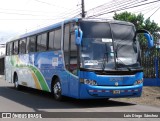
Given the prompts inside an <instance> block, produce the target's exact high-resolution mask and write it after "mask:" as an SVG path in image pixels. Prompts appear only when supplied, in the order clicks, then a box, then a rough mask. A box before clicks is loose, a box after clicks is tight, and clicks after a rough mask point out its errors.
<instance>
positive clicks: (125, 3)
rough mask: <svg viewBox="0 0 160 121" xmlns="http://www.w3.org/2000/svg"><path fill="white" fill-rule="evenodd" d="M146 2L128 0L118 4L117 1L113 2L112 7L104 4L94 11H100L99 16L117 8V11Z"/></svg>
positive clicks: (142, 0)
mask: <svg viewBox="0 0 160 121" xmlns="http://www.w3.org/2000/svg"><path fill="white" fill-rule="evenodd" d="M144 1H146V0H141V1H137V0H127V1H125V2H124V1H122V0H120V1H119V2H118V3H117V1H116V2H115V1H113V2H112V3H111V5H110V4H103V5H101V6H102V8H99V7H96V8H95V9H94V10H96V11H98V13H97V14H99V13H102V12H106V11H113V10H115V8H116V9H119V8H122V7H124V6H131V5H135V4H138V3H141V2H144ZM88 12H90V11H88ZM94 14H95V12H94ZM95 15H96V14H95Z"/></svg>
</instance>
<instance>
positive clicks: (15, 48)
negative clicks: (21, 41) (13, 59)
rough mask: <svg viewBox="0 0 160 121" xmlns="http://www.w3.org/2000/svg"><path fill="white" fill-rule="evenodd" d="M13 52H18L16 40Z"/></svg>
mask: <svg viewBox="0 0 160 121" xmlns="http://www.w3.org/2000/svg"><path fill="white" fill-rule="evenodd" d="M13 52H14V54H18V41H15V42H14V51H13Z"/></svg>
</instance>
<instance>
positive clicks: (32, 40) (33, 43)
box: [29, 36, 36, 52]
mask: <svg viewBox="0 0 160 121" xmlns="http://www.w3.org/2000/svg"><path fill="white" fill-rule="evenodd" d="M35 51H36V37H35V36H33V37H30V41H29V52H35Z"/></svg>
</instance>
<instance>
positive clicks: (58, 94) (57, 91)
mask: <svg viewBox="0 0 160 121" xmlns="http://www.w3.org/2000/svg"><path fill="white" fill-rule="evenodd" d="M52 93H53V95H54V98H55V99H56V100H59V101H60V100H62V88H61V83H60V81H59V79H58V78H57V79H56V80H55V82H54V83H53V85H52Z"/></svg>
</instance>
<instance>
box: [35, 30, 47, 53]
mask: <svg viewBox="0 0 160 121" xmlns="http://www.w3.org/2000/svg"><path fill="white" fill-rule="evenodd" d="M46 49H47V33H43V34H40V35H38V37H37V51H45V50H46Z"/></svg>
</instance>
